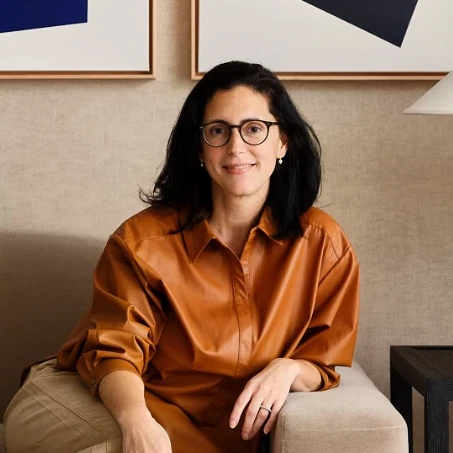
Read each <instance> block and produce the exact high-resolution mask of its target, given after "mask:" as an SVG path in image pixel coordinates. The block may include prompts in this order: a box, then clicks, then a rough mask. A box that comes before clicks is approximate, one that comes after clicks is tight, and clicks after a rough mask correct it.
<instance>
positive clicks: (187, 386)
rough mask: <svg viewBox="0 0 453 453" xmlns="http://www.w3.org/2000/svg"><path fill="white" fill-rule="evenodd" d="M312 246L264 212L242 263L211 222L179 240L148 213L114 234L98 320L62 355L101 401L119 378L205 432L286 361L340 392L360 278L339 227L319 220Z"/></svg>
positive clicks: (87, 321)
mask: <svg viewBox="0 0 453 453" xmlns="http://www.w3.org/2000/svg"><path fill="white" fill-rule="evenodd" d="M301 222H302V224H303V226H304V228H305V234H304V237H300V238H293V239H285V240H275V239H273V238H272V235H273V234H274V232H275V227H274V225H273V222H272V219H271V216H270V214H269V212H268V211H267V210H265V211H264V212H263V214H262V216H261V219H260V221H259V224H258V225H257V226H256V227H255V228H253V229H252V231H251V233H250V236H249V238H248V241H247V243H246V246H245V249H244V251H243V254H242V256H241V258H240V259H238V257H237V256H236V255H235V254H234V253H233V252H232V251H231V250H230V249H228V248H227V247H226V246H225V245H224V244H223V243H222V242H221V241H220V240H218V239H217V238H216V236H215V234H214V233H213V231H212V230H211V229H210V227H209V224H208V222H206V221H204V222H202V223H199V224H198V225H196V226H195V227H194V228H193V229H191V230H188V231H184V232H182V233H177V234H169V231H170V230H172V229H175V228H177V227H178V224H179V216H178V214H177V213H174V214H171V215H164V214H162V213H160V212H156V211H154V210H152V209H151V208H148V209H145V210H144V211H142V212H140V213H139V214H137V215H135V216H133V217H132V218H131V219H129V220H127V221H126V222H125V223H124V224H123V225H122V226H121V227H120V228H119V229H118V230H117V231H116V232H115V234H113V235H112V236H111V237H110V239H109V241H108V242H107V245H106V247H105V250H104V252H103V254H102V256H101V258H100V261H99V263H98V265H97V268H96V271H95V274H94V296H93V302H92V307H91V310H90V311H89V313H88V314H87V315H86V316H85V317H84V318H83V319H82V320H81V321H80V322H79V324H78V325H77V326H76V328H75V329H74V331H73V332H72V334H71V336H70V337H69V339H68V340H67V342H66V343H65V344H64V346H63V347H62V348H61V350H60V352H59V354H58V365H59V367H60V368H62V369H70V370H74V369H77V371H78V372H79V374H80V375H81V376H82V378H83V379H84V380H85V381H86V383H87V384H88V386H89V387H90V388H91V391H92V392H93V393H95V392H96V389H97V386H98V383H99V382H100V381H101V379H102V378H103V377H104V376H106V375H107V374H108V373H110V372H112V371H115V370H129V371H132V372H133V373H136V374H137V375H140V376H141V377H142V378H143V380H144V382H145V387H146V391H147V392H148V391H149V392H153V393H154V394H156V395H158V396H159V397H160V398H162V399H163V400H166V401H168V402H170V403H172V404H175V405H177V406H179V407H180V408H181V409H183V410H184V411H185V412H186V413H187V414H189V415H190V416H192V417H193V418H194V419H195V420H197V421H198V422H199V423H200V424H208V425H211V424H215V422H216V420H217V419H218V418H219V417H220V414H221V413H224V412H225V410H230V409H231V408H232V406H233V404H234V402H235V399H236V398H237V396H238V395H239V393H240V392H241V391H242V389H243V387H244V385H245V383H246V382H247V380H248V379H250V378H251V377H252V376H254V375H255V374H256V373H258V372H259V371H260V370H262V369H263V368H264V367H265V366H266V365H267V364H268V363H269V362H270V361H271V360H273V359H274V358H277V357H289V358H293V359H306V360H309V361H311V362H312V363H313V364H315V365H316V366H317V368H318V369H319V371H320V372H321V375H322V380H323V383H322V386H321V389H323V390H324V389H328V388H330V387H333V386H336V385H338V382H339V376H338V374H337V373H336V372H335V371H334V367H335V365H350V364H351V361H352V356H353V351H354V345H355V341H356V334H357V319H358V304H359V270H358V263H357V260H356V257H355V254H354V252H353V249H352V247H351V245H350V243H349V241H348V239H347V238H346V236H345V234H344V233H343V231H342V230H341V228H340V227H339V226H338V224H337V223H336V222H335V221H334V220H333V219H332V218H331V217H330V216H329V215H327V214H326V213H324V212H323V211H321V210H319V209H316V208H311V209H310V210H309V211H308V213H306V214H305V215H304V216H303V217H302V218H301Z"/></svg>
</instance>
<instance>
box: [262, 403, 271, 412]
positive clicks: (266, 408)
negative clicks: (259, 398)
mask: <svg viewBox="0 0 453 453" xmlns="http://www.w3.org/2000/svg"><path fill="white" fill-rule="evenodd" d="M260 409H264V410H265V411H267V412H269V414H270V413H271V412H272V409H269V408H268V407H266V406H263V405H261V406H260Z"/></svg>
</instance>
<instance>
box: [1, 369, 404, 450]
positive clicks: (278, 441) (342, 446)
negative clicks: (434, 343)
mask: <svg viewBox="0 0 453 453" xmlns="http://www.w3.org/2000/svg"><path fill="white" fill-rule="evenodd" d="M338 370H339V372H340V374H341V384H340V386H339V387H337V388H334V389H331V390H328V391H325V392H315V393H291V394H290V395H289V396H288V399H287V402H286V404H285V406H284V407H283V409H282V410H281V412H280V414H279V418H278V421H277V424H276V426H275V428H274V430H273V432H272V433H271V438H270V442H271V452H272V453H319V452H322V453H330V452H332V453H334V452H335V453H408V451H409V450H408V437H407V427H406V424H405V422H404V420H403V418H402V417H401V415H400V414H399V413H398V412H397V411H396V409H395V408H394V407H393V406H392V405H391V403H390V402H389V401H388V399H387V398H386V397H385V396H384V395H383V394H382V393H381V392H380V391H379V390H378V389H377V388H376V386H375V385H374V384H373V383H372V381H371V380H370V379H369V378H368V376H367V375H366V374H365V372H364V370H363V369H362V367H361V366H360V365H359V364H358V363H356V362H354V363H353V366H352V368H346V367H338ZM100 447H101V448H100ZM96 448H97V449H96V452H100V451H102V446H97V447H96ZM5 452H6V446H5V439H4V427H3V425H0V453H5ZM105 452H107V445H105ZM74 453H75V452H74ZM84 453H88V452H86V451H85V450H84Z"/></svg>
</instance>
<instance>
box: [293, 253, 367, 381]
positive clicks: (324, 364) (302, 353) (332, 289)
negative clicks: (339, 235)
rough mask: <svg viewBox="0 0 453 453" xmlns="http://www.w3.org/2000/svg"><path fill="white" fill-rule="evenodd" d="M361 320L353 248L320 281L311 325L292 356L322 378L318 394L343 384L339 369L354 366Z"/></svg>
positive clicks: (357, 267)
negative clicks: (308, 362) (310, 365)
mask: <svg viewBox="0 0 453 453" xmlns="http://www.w3.org/2000/svg"><path fill="white" fill-rule="evenodd" d="M358 316H359V266H358V263H357V259H356V257H355V254H354V252H353V250H352V248H351V247H349V248H348V249H347V250H346V251H345V252H344V253H343V255H342V256H341V257H339V259H338V261H336V262H335V264H334V265H333V266H332V267H331V269H330V270H329V271H328V272H327V274H326V275H325V276H324V277H323V278H322V279H321V280H320V282H319V285H318V291H317V297H316V302H315V306H314V310H313V315H312V318H311V321H310V324H309V326H308V329H307V331H306V332H305V335H304V337H303V339H302V341H301V342H300V344H299V345H298V347H297V348H296V350H295V351H294V353H293V354H292V355H291V358H292V359H304V360H308V361H310V362H311V363H312V364H313V365H315V366H316V368H317V369H318V370H319V372H320V374H321V377H322V383H321V386H320V387H319V388H318V390H327V389H329V388H332V387H336V386H337V385H338V384H339V382H340V376H339V374H338V373H337V372H336V371H335V366H351V364H352V358H353V354H354V348H355V343H356V338H357V327H358Z"/></svg>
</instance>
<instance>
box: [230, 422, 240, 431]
mask: <svg viewBox="0 0 453 453" xmlns="http://www.w3.org/2000/svg"><path fill="white" fill-rule="evenodd" d="M237 424H238V422H237V421H236V420H232V421H231V422H230V428H231V429H233V428H236V425H237Z"/></svg>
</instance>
